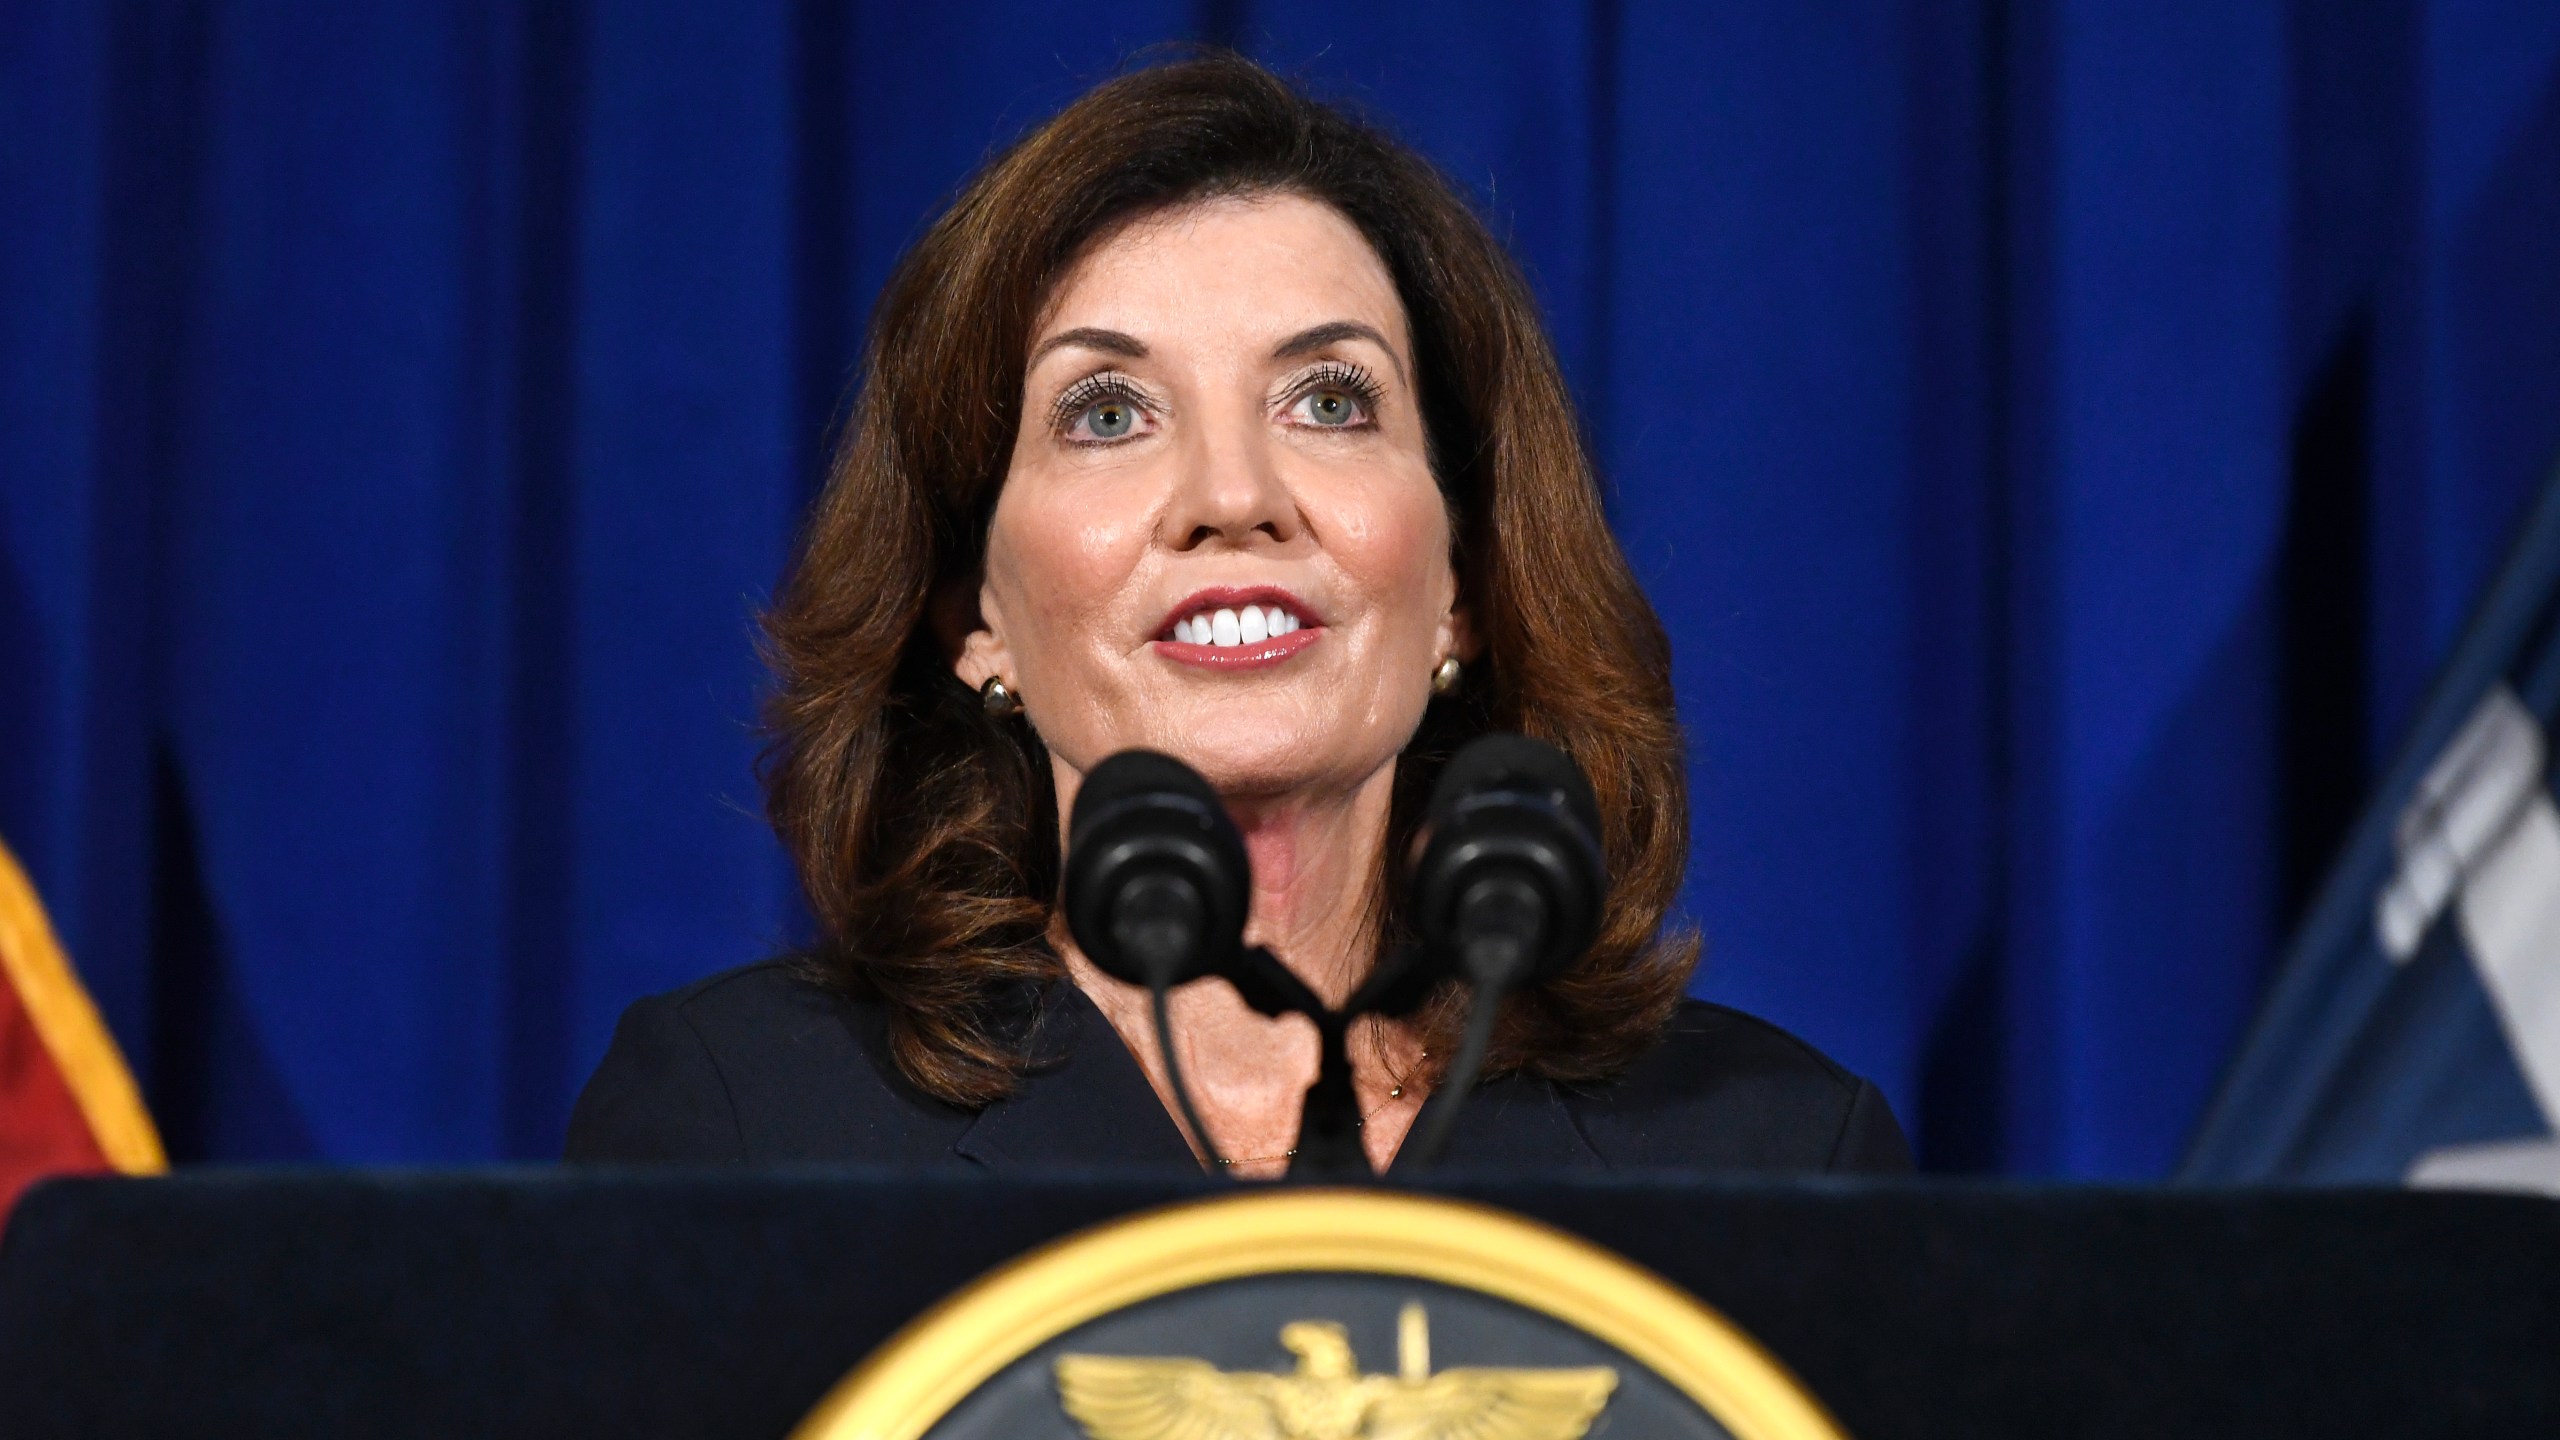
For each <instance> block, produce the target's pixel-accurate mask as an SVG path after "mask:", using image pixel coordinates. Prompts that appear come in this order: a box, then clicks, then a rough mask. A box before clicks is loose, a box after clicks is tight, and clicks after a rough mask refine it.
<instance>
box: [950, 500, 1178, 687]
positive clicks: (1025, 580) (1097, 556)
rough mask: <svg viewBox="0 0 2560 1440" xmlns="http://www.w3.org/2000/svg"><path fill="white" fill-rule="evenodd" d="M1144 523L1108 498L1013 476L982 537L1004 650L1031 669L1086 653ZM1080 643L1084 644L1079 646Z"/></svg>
mask: <svg viewBox="0 0 2560 1440" xmlns="http://www.w3.org/2000/svg"><path fill="white" fill-rule="evenodd" d="M1148 535H1149V526H1148V524H1147V517H1146V515H1145V514H1144V513H1143V511H1142V510H1141V509H1139V508H1137V507H1131V506H1128V505H1115V504H1113V503H1111V497H1109V496H1108V495H1083V494H1077V493H1074V487H1069V486H1061V485H1056V484H1050V483H1043V480H1042V478H1041V477H1031V476H1023V477H1013V478H1008V479H1007V480H1006V482H1005V491H1004V493H1003V495H1002V496H1001V497H1000V498H999V499H998V501H997V503H996V513H995V517H994V519H993V522H992V523H991V524H990V525H989V527H988V535H987V580H988V584H989V587H990V588H991V589H993V590H994V591H995V594H996V599H997V603H998V605H999V606H1000V607H1001V610H1002V623H1003V631H1004V633H1003V635H1002V638H1003V640H1004V642H1005V645H1006V647H1007V648H1008V649H1009V650H1011V651H1012V652H1013V653H1014V655H1015V657H1016V659H1017V660H1018V661H1019V662H1020V663H1022V664H1024V665H1026V666H1030V667H1035V668H1036V667H1038V666H1041V665H1043V664H1046V663H1054V662H1056V661H1058V660H1061V659H1066V658H1067V657H1071V656H1073V655H1075V654H1076V653H1078V652H1079V651H1081V650H1083V649H1085V648H1089V643H1090V642H1091V641H1092V640H1093V639H1094V638H1095V637H1096V636H1099V635H1100V634H1101V633H1102V631H1103V629H1104V628H1105V627H1103V626H1101V625H1100V624H1099V623H1098V622H1099V621H1100V620H1101V619H1103V618H1104V617H1106V616H1107V615H1108V614H1109V613H1110V611H1111V608H1112V602H1113V600H1114V599H1115V598H1117V597H1118V596H1119V595H1121V594H1122V593H1123V592H1124V591H1125V590H1126V589H1127V587H1128V585H1129V582H1130V579H1131V577H1132V575H1133V574H1134V573H1135V571H1136V569H1137V567H1138V564H1139V562H1140V560H1141V559H1142V558H1143V557H1144V555H1145V553H1146V548H1147V538H1148ZM1080 642H1083V643H1080Z"/></svg>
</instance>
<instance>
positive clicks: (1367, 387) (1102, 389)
mask: <svg viewBox="0 0 2560 1440" xmlns="http://www.w3.org/2000/svg"><path fill="white" fill-rule="evenodd" d="M1322 390H1339V391H1341V392H1343V393H1344V394H1346V395H1349V396H1350V397H1351V398H1352V399H1354V400H1357V401H1358V402H1360V422H1359V423H1358V424H1356V425H1338V426H1319V427H1314V428H1319V429H1337V430H1358V429H1364V428H1366V427H1368V426H1370V425H1374V424H1376V423H1377V419H1378V402H1379V400H1380V399H1381V398H1382V397H1383V395H1384V393H1385V392H1384V390H1383V388H1382V387H1381V386H1380V385H1379V384H1378V380H1377V377H1376V376H1374V375H1371V374H1370V373H1369V372H1368V371H1366V370H1364V369H1362V368H1360V367H1359V366H1357V365H1353V364H1349V363H1347V362H1344V361H1340V360H1328V361H1325V362H1324V363H1323V364H1321V365H1318V366H1316V367H1315V368H1314V369H1312V370H1309V371H1308V372H1307V373H1306V374H1304V375H1301V376H1299V377H1298V379H1297V381H1296V383H1294V384H1292V385H1291V386H1290V387H1289V389H1288V390H1287V392H1286V393H1285V396H1284V398H1283V399H1282V401H1281V405H1282V407H1283V408H1284V409H1286V408H1289V407H1294V406H1295V405H1296V404H1297V403H1298V402H1299V401H1301V400H1304V399H1306V398H1307V397H1308V396H1309V395H1312V394H1315V393H1316V392H1318V391H1322ZM1106 400H1117V401H1119V402H1120V403H1121V404H1124V405H1129V406H1133V407H1135V408H1137V409H1140V410H1151V409H1153V408H1154V406H1153V404H1152V403H1151V402H1150V401H1149V400H1148V399H1147V397H1146V396H1144V395H1142V394H1140V393H1139V392H1138V387H1137V386H1136V385H1134V384H1132V383H1131V382H1130V380H1129V377H1127V376H1125V375H1120V374H1115V373H1113V372H1111V371H1107V370H1106V371H1103V372H1101V373H1099V374H1094V375H1087V376H1086V377H1084V378H1083V379H1081V380H1078V381H1077V382H1076V383H1074V384H1073V385H1070V386H1068V387H1067V388H1066V389H1065V390H1064V391H1062V392H1060V394H1059V396H1058V399H1057V403H1055V404H1053V405H1051V406H1050V407H1049V428H1051V429H1052V430H1055V431H1057V432H1058V433H1059V434H1060V435H1062V436H1064V435H1066V434H1067V431H1068V430H1069V428H1070V427H1072V426H1073V425H1074V424H1075V422H1076V421H1077V419H1078V418H1080V417H1081V416H1082V415H1083V414H1084V413H1085V412H1086V411H1088V410H1090V409H1092V408H1093V407H1094V406H1096V405H1099V404H1101V403H1102V402H1104V401H1106ZM1069 438H1070V440H1071V441H1072V443H1075V444H1079V445H1110V444H1115V443H1117V442H1116V441H1111V440H1073V437H1069Z"/></svg>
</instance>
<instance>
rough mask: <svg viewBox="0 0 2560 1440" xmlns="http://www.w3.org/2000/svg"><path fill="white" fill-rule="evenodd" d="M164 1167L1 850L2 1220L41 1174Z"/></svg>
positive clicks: (127, 1079) (146, 1121)
mask: <svg viewBox="0 0 2560 1440" xmlns="http://www.w3.org/2000/svg"><path fill="white" fill-rule="evenodd" d="M167 1168H168V1162H167V1160H166V1159H165V1158H164V1157H163V1156H162V1154H161V1150H160V1135H159V1132H158V1131H157V1130H155V1129H154V1128H153V1127H152V1124H151V1115H150V1112H149V1111H147V1110H145V1109H144V1108H143V1105H142V1095H141V1092H140V1091H139V1090H137V1089H135V1088H134V1083H133V1076H132V1074H131V1073H130V1072H129V1071H127V1070H126V1069H125V1065H124V1056H123V1055H122V1054H121V1053H120V1052H119V1051H118V1050H117V1049H116V1042H115V1038H114V1037H113V1036H111V1035H109V1034H108V1033H107V1027H106V1024H105V1022H104V1021H102V1020H100V1019H99V1017H98V1007H97V1006H96V1005H94V1004H92V1003H90V1000H89V995H88V992H87V991H85V990H83V989H81V988H80V979H79V977H78V976H77V975H74V974H73V973H72V970H71V962H70V961H69V960H67V959H66V958H64V956H63V953H62V947H61V945H60V944H58V943H57V942H56V941H55V940H54V937H53V927H52V926H51V925H49V924H47V923H46V921H45V917H44V907H43V906H41V905H39V904H38V903H37V902H36V892H35V887H33V886H32V885H30V884H28V883H27V877H26V875H25V873H24V872H22V871H21V870H19V869H18V863H17V861H16V859H15V858H13V857H12V856H11V855H10V854H9V851H8V847H6V846H0V1220H5V1219H6V1218H7V1217H8V1213H9V1207H10V1206H11V1205H13V1204H15V1203H16V1202H17V1198H18V1195H19V1193H20V1192H22V1191H24V1190H25V1189H26V1188H27V1187H28V1186H29V1185H32V1184H34V1183H35V1182H36V1181H38V1180H40V1179H42V1178H44V1177H45V1176H47V1175H60V1174H66V1173H74V1172H79V1171H99V1170H118V1171H122V1172H124V1173H125V1174H128V1175H151V1174H157V1173H159V1172H160V1171H162V1170H165V1169H167Z"/></svg>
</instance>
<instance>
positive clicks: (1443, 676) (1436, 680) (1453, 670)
mask: <svg viewBox="0 0 2560 1440" xmlns="http://www.w3.org/2000/svg"><path fill="white" fill-rule="evenodd" d="M1463 669H1465V667H1464V666H1462V665H1460V664H1459V663H1458V657H1457V656H1455V655H1451V656H1447V657H1445V658H1444V659H1442V660H1441V662H1440V667H1439V668H1438V669H1436V670H1434V671H1432V672H1431V693H1432V694H1434V695H1446V694H1449V693H1450V692H1452V691H1454V690H1456V689H1457V688H1458V675H1459V672H1460V671H1462V670H1463Z"/></svg>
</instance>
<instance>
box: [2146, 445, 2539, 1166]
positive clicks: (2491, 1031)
mask: <svg viewBox="0 0 2560 1440" xmlns="http://www.w3.org/2000/svg"><path fill="white" fill-rule="evenodd" d="M2555 717H2560V478H2555V479H2554V481H2553V483H2552V484H2551V486H2549V487H2548V488H2546V490H2545V492H2544V494H2543V497H2542V500H2541V502H2540V503H2539V504H2538V505H2537V506H2536V508H2535V510H2534V514H2533V516H2532V518H2531V519H2530V520H2529V521H2528V522H2527V524H2526V527H2525V532H2524V534H2523V536H2522V538H2521V539H2520V541H2519V543H2518V545H2517V547H2516V550H2515V552H2514V553H2513V555H2512V556H2511V557H2510V558H2509V560H2508V561H2507V564H2506V566H2505V568H2504V569H2503V570H2501V571H2500V573H2499V575H2498V578H2497V579H2496V581H2495V582H2494V583H2493V584H2492V585H2491V586H2490V589H2489V594H2488V596H2487V598H2486V599H2485V600H2484V601H2483V602H2482V605H2481V608H2480V611H2479V613H2478V615H2477V616H2476V617H2475V618H2474V619H2473V621H2472V625H2471V629H2470V632H2469V633H2468V634H2466V635H2465V636H2464V637H2463V640H2462V643H2461V645H2460V646H2459V647H2458V648H2457V649H2456V651H2455V653H2454V657H2453V661H2452V663H2451V664H2450V665H2449V666H2448V667H2447V668H2446V672H2445V675H2444V676H2443V678H2442V679H2440V680H2439V681H2438V682H2437V686H2436V689H2435V692H2434V693H2433V694H2432V695H2430V696H2429V697H2428V700H2427V703H2426V706H2425V708H2424V709H2423V710H2422V712H2421V713H2420V716H2419V720H2418V724H2417V726H2416V729H2415V733H2414V734H2413V736H2412V738H2411V742H2410V744H2409V746H2408V747H2407V749H2406V750H2405V751H2404V753H2403V754H2402V755H2401V756H2400V758H2399V759H2398V761H2397V762H2396V763H2395V764H2394V765H2393V766H2392V769H2391V773H2390V775H2389V776H2388V777H2387V778H2386V779H2385V780H2384V782H2383V785H2382V787H2381V789H2380V791H2379V792H2378V794H2377V795H2376V797H2375V799H2374V801H2373V803H2372V804H2371V805H2370V807H2369V808H2368V809H2367V811H2366V813H2365V815H2364V816H2363V818H2362V819H2361V820H2360V821H2359V822H2358V824H2357V826H2356V830H2355V833H2354V835H2353V836H2352V838H2351V839H2350V840H2349V843H2348V846H2347V850H2346V853H2345V855H2344V856H2343V857H2342V858H2341V860H2340V861H2339V863H2338V866H2337V868H2336V869H2335V870H2334V871H2333V872H2331V874H2330V876H2329V879H2328V882H2327V884H2326V886H2325V887H2324V888H2323V889H2322V891H2321V894H2320V897H2319V899H2318V901H2317V902H2316V903H2315V904H2314V906H2313V908H2312V912H2311V915H2310V918H2309V919H2308V920H2307V921H2306V922H2305V923H2304V925H2303V929H2302V933H2301V934H2300V935H2299V936H2298V937H2296V939H2295V942H2294V945H2293V948H2292V951H2291V953H2290V954H2289V955H2288V957H2287V958H2286V962H2285V965H2284V968H2283V971H2282V972H2281V974H2280V975H2279V976H2278V979H2277V982H2276V986H2275V989H2274V991H2273V993H2272V995H2271V997H2270V999H2269V1001H2268V1004H2267V1008H2266V1011H2265V1013H2264V1014H2262V1015H2261V1016H2260V1017H2259V1020H2258V1024H2257V1027H2256V1029H2255V1030H2254V1031H2252V1032H2251V1034H2250V1037H2249V1040H2248V1042H2247V1044H2246V1045H2244V1046H2243V1047H2242V1049H2241V1052H2240V1056H2239V1059H2238V1060H2237V1062H2236V1063H2235V1064H2234V1066H2233V1068H2232V1071H2231V1074H2230V1075H2229V1077H2228V1078H2227V1079H2226V1080H2225V1082H2224V1084H2223V1088H2222V1091H2221V1093H2220V1094H2219V1095H2218V1096H2216V1097H2215V1100H2214V1103H2213V1106H2212V1109H2211V1110H2210V1111H2209V1112H2208V1113H2207V1115H2206V1117H2205V1123H2204V1126H2203V1128H2202V1130H2201V1131H2200V1132H2199V1133H2198V1135H2197V1138H2196V1143H2195V1145H2194V1147H2193V1149H2192V1150H2191V1152H2190V1153H2189V1155H2188V1158H2187V1166H2186V1171H2185V1177H2184V1178H2186V1179H2189V1180H2194V1181H2202V1182H2233V1181H2253V1180H2304V1181H2364V1182H2388V1181H2407V1182H2410V1183H2414V1184H2421V1185H2480V1186H2494V1187H2502V1188H2505V1187H2513V1188H2528V1189H2540V1190H2549V1191H2553V1192H2555V1193H2560V1138H2555V1136H2560V807H2555V806H2554V804H2553V799H2552V796H2553V791H2552V773H2551V770H2552V767H2551V761H2552V735H2553V724H2554V720H2555Z"/></svg>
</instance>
